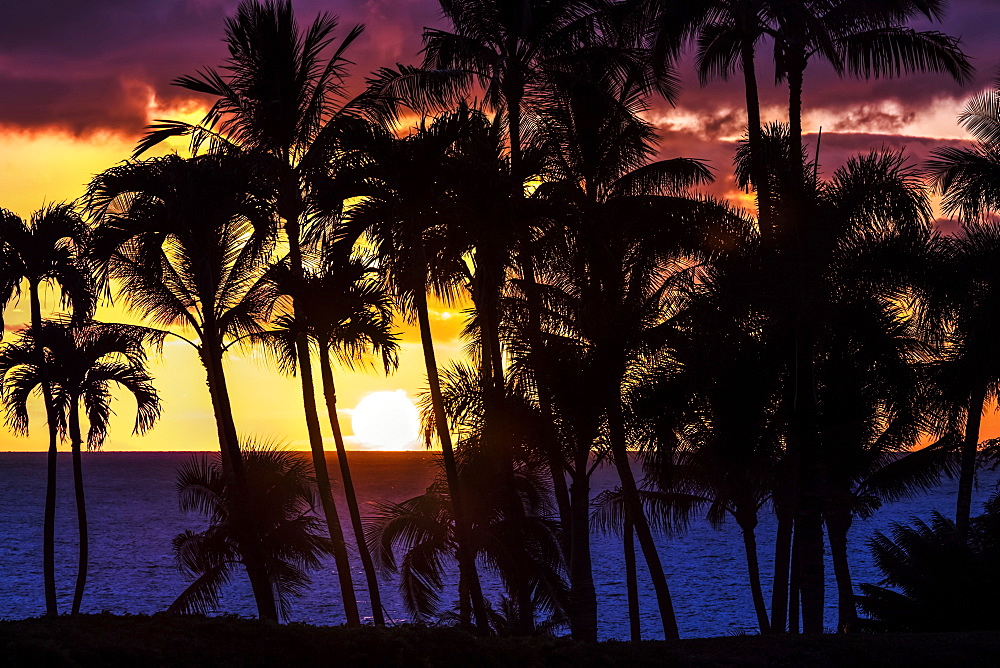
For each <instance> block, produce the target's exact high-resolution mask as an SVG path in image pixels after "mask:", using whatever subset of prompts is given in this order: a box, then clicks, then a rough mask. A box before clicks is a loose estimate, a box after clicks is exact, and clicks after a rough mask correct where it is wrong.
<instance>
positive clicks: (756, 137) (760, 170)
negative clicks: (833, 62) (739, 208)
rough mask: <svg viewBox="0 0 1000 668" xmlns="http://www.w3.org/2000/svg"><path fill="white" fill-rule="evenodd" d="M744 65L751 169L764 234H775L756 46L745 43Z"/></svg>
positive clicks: (742, 60)
mask: <svg viewBox="0 0 1000 668" xmlns="http://www.w3.org/2000/svg"><path fill="white" fill-rule="evenodd" d="M740 62H741V64H742V66H743V83H744V89H745V91H746V101H747V140H748V142H749V144H750V168H751V170H753V185H754V189H755V190H756V191H757V221H758V224H759V225H760V230H761V234H767V233H772V234H773V232H774V227H773V226H774V221H772V220H771V184H770V183H769V182H768V176H767V166H766V163H765V161H764V155H763V153H762V144H763V132H762V131H761V125H760V95H759V92H758V89H757V72H756V67H755V65H754V45H753V43H751V42H745V43H744V44H743V45H742V47H741V48H740Z"/></svg>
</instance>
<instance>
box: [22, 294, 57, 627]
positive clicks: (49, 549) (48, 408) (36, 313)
mask: <svg viewBox="0 0 1000 668" xmlns="http://www.w3.org/2000/svg"><path fill="white" fill-rule="evenodd" d="M28 293H29V301H30V304H31V328H32V329H33V330H34V331H35V332H37V333H38V334H39V335H40V334H41V331H42V306H41V302H40V301H39V298H38V283H37V282H36V281H30V282H29V283H28ZM35 341H36V345H37V346H38V349H37V355H38V363H39V365H41V367H42V368H44V367H45V351H44V350H43V348H42V347H41V342H40V340H39V337H38V336H36V339H35ZM42 400H43V403H44V405H45V420H46V422H47V424H48V428H49V448H48V451H47V454H46V469H45V516H44V519H43V521H42V579H43V582H44V585H43V586H44V589H45V614H46V615H48V616H50V617H53V616H55V615H58V614H59V606H58V603H57V601H56V471H57V464H58V460H59V451H58V449H57V447H56V446H57V444H58V442H59V437H58V435H57V433H56V419H55V414H56V413H55V406H54V404H53V401H52V388H51V387H50V386H49V384H48V383H45V382H43V383H42Z"/></svg>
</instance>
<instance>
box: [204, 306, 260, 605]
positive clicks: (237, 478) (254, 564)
mask: <svg viewBox="0 0 1000 668" xmlns="http://www.w3.org/2000/svg"><path fill="white" fill-rule="evenodd" d="M206 312H209V313H210V310H209V309H206ZM199 353H200V355H201V361H202V364H203V365H204V366H205V373H206V376H207V381H208V393H209V396H210V397H211V399H212V410H213V412H214V413H215V424H216V429H217V431H218V434H219V447H220V450H221V454H222V465H223V472H224V473H225V474H227V475H231V476H232V478H233V481H234V482H235V484H236V494H237V499H236V504H235V506H236V508H238V509H239V511H240V517H238V518H236V520H237V523H238V524H248V523H250V522H252V521H253V520H252V518H250V517H249V514H250V513H252V512H253V509H252V508H251V507H250V504H249V503H248V502H247V499H249V498H250V494H249V483H248V482H247V477H246V469H245V468H244V465H243V455H242V453H241V452H240V446H239V440H238V437H237V434H236V422H235V420H234V419H233V407H232V402H231V401H230V399H229V388H228V386H227V384H226V373H225V370H224V368H223V366H222V345H221V341H220V337H219V336H218V334H217V332H216V331H215V328H214V323H213V322H211V320H210V318H208V317H206V325H205V327H204V328H203V330H202V341H201V348H200V349H199ZM236 533H237V535H238V536H239V537H238V539H237V541H238V544H239V545H240V546H241V549H242V550H243V554H242V555H241V556H242V557H243V560H244V566H245V568H246V571H247V579H249V580H250V588H251V590H252V591H253V597H254V601H255V602H256V604H257V615H258V616H259V617H260V618H261V619H267V620H271V621H275V622H276V621H278V606H277V603H276V601H275V597H274V589H273V588H272V587H271V583H270V579H269V578H268V575H267V571H266V569H265V567H264V563H263V558H262V556H261V555H260V554H259V553H258V550H257V547H256V542H255V541H254V540H252V539H250V538H249V536H250V535H252V532H251V531H250V530H249V529H240V528H237V529H236Z"/></svg>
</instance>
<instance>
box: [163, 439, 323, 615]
mask: <svg viewBox="0 0 1000 668" xmlns="http://www.w3.org/2000/svg"><path fill="white" fill-rule="evenodd" d="M243 456H244V462H245V466H246V477H247V483H248V485H247V488H246V489H247V491H249V495H247V494H246V492H245V491H243V490H238V489H236V488H235V486H234V484H233V478H232V477H231V476H229V475H227V474H226V472H225V467H224V466H222V463H221V461H220V460H219V459H215V460H209V459H208V458H207V457H205V456H204V455H202V456H201V457H195V458H193V459H192V460H190V461H189V462H188V463H187V464H185V465H183V466H181V468H180V469H179V470H178V472H177V492H178V494H179V496H180V505H181V510H188V511H191V510H196V511H198V512H200V513H202V514H203V515H205V516H207V518H208V521H209V526H208V528H206V529H205V530H203V531H199V532H193V531H185V532H184V533H181V534H179V535H178V536H177V537H176V538H174V541H173V546H174V552H175V553H176V554H177V562H178V565H179V566H180V567H181V569H182V570H184V571H185V572H187V573H188V574H189V575H191V576H192V577H193V578H194V581H193V582H192V583H191V584H190V585H188V586H187V588H186V589H185V590H184V591H183V592H181V594H180V595H179V596H178V597H177V600H175V601H174V602H173V603H172V604H171V605H170V608H168V612H178V613H207V612H209V611H211V610H212V609H213V608H214V607H215V606H216V605H217V604H218V600H219V594H220V593H221V590H222V588H223V587H224V586H225V585H226V584H227V583H228V582H229V581H230V580H231V579H232V576H233V571H234V570H235V569H236V568H238V567H239V564H240V563H245V562H246V561H247V560H248V559H250V558H251V556H250V555H251V554H254V553H255V554H254V556H253V557H252V558H254V559H259V560H261V562H262V565H263V570H264V578H265V582H266V585H267V587H268V589H269V590H270V591H272V592H273V594H272V596H273V597H274V599H275V600H276V601H277V610H278V612H279V613H280V615H281V617H282V618H284V619H287V618H288V615H289V612H290V609H291V605H290V600H289V599H290V597H292V596H299V595H301V594H302V593H303V592H304V591H305V589H306V587H307V586H308V584H309V577H308V575H307V574H306V572H305V571H306V569H317V568H319V567H320V566H321V565H322V562H321V561H320V560H321V558H322V557H324V556H325V555H327V554H329V553H330V552H331V546H330V544H329V541H328V540H327V539H326V538H325V537H324V536H323V534H322V532H323V523H322V521H321V520H320V519H319V518H318V517H316V515H315V514H313V513H314V510H315V507H316V497H315V489H314V487H313V480H312V478H311V477H310V475H309V467H308V465H307V463H306V461H305V460H303V459H302V457H301V456H300V455H298V454H297V453H294V452H287V451H283V450H279V449H275V448H268V447H256V446H252V445H251V446H250V447H247V446H244V447H243ZM246 507H249V508H251V509H252V512H251V513H250V514H249V518H250V519H249V521H247V520H246V519H245V518H246V515H245V513H244V509H245V508H246Z"/></svg>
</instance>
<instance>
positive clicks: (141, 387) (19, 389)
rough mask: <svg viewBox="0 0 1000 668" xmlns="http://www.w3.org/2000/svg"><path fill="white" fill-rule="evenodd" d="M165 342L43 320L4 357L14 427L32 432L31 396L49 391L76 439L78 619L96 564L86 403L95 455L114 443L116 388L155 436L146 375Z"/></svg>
mask: <svg viewBox="0 0 1000 668" xmlns="http://www.w3.org/2000/svg"><path fill="white" fill-rule="evenodd" d="M161 338H162V335H161V333H159V332H155V331H153V332H151V331H150V330H147V329H145V328H142V327H133V326H129V325H118V324H105V323H97V322H89V323H85V324H79V323H74V322H72V321H69V320H57V321H52V320H43V321H42V327H41V329H40V330H35V329H34V328H29V329H26V330H24V331H23V332H22V333H21V334H20V336H19V337H18V339H17V340H16V341H15V342H13V343H11V344H10V345H7V346H5V347H4V348H3V349H2V350H0V378H2V379H3V380H2V391H3V396H4V400H5V402H6V408H7V424H9V425H10V426H12V427H13V428H14V430H15V431H18V432H21V433H27V431H28V408H27V400H28V396H29V395H30V394H32V392H34V391H35V390H37V389H38V388H39V387H41V386H44V385H46V384H47V385H48V386H49V388H50V392H51V393H52V397H53V405H54V408H55V416H56V424H57V426H58V427H59V430H60V431H61V432H62V433H63V436H66V435H67V433H68V435H69V441H70V447H71V448H72V452H73V483H74V488H75V491H76V512H77V523H78V527H79V532H80V549H79V562H78V566H77V576H76V590H75V592H74V595H73V607H72V614H74V615H76V614H79V612H80V604H81V602H82V600H83V591H84V586H85V585H86V581H87V564H88V560H89V549H88V540H87V508H86V499H85V496H84V486H83V462H82V458H81V450H82V445H83V435H82V431H81V427H80V406H81V403H82V405H83V408H84V410H85V411H86V413H87V421H88V422H89V429H88V433H87V448H88V449H90V450H97V449H100V447H101V445H102V444H103V443H104V439H105V438H106V437H107V433H108V423H109V422H110V419H111V415H112V414H113V411H112V410H111V393H110V390H111V387H112V386H113V385H117V386H119V387H121V388H124V389H125V390H126V391H127V392H129V393H130V394H132V396H133V397H135V400H136V417H135V425H134V427H133V430H132V431H133V433H137V434H140V433H144V432H145V431H147V430H148V429H150V428H151V427H152V426H153V424H154V423H155V422H156V419H157V418H158V417H159V415H160V401H159V397H158V396H157V394H156V390H155V389H154V388H153V385H152V378H151V377H150V376H149V374H148V373H147V372H146V369H145V359H146V346H147V345H149V344H153V345H156V344H157V343H158V341H159V340H160V339H161ZM39 348H41V349H42V351H43V352H44V354H45V361H44V363H43V364H41V365H39V364H38V356H37V352H36V351H37V350H38V349H39Z"/></svg>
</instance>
